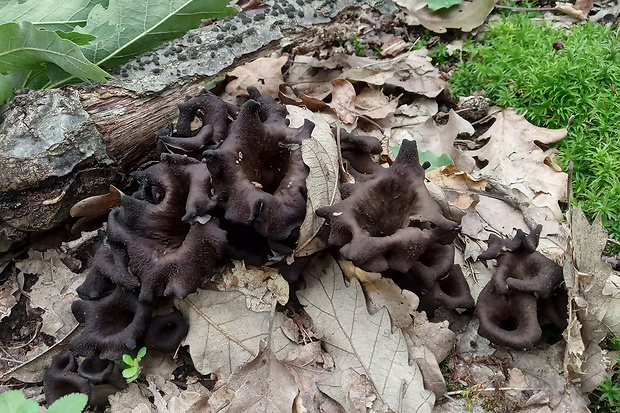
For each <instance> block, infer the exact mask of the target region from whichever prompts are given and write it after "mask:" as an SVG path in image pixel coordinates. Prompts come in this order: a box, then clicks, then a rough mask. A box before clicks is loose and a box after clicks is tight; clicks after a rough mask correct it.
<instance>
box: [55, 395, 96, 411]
mask: <svg viewBox="0 0 620 413" xmlns="http://www.w3.org/2000/svg"><path fill="white" fill-rule="evenodd" d="M86 403H88V396H87V395H85V394H82V393H71V394H67V395H65V396H62V397H61V398H60V399H58V400H56V401H55V402H54V403H52V405H51V406H50V407H49V409H47V413H81V412H82V411H83V410H84V408H85V407H86Z"/></svg>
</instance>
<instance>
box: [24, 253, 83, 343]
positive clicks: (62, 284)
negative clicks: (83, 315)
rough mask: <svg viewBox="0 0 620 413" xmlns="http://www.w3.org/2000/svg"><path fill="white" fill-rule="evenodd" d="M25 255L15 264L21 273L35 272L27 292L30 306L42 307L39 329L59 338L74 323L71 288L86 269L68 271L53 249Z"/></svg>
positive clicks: (71, 327)
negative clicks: (31, 284)
mask: <svg viewBox="0 0 620 413" xmlns="http://www.w3.org/2000/svg"><path fill="white" fill-rule="evenodd" d="M29 255H30V257H29V258H28V259H25V260H22V261H19V262H16V263H15V266H16V267H17V268H18V269H19V270H20V271H21V272H22V273H25V274H34V275H37V276H38V280H37V282H36V283H35V284H34V285H33V286H32V289H31V291H30V293H29V296H30V306H31V307H33V308H36V307H38V308H41V309H42V310H44V313H43V314H42V315H41V318H42V321H43V325H42V326H41V332H43V333H45V334H49V335H51V336H53V337H56V338H58V339H60V338H63V337H65V336H66V335H67V334H69V333H70V332H71V331H73V329H74V328H75V326H76V325H77V324H78V322H77V321H76V320H75V317H74V316H73V313H72V312H71V303H72V302H73V301H75V300H77V299H78V298H79V297H78V295H77V292H76V291H75V289H76V288H77V287H78V286H79V285H80V284H82V282H84V279H85V278H86V273H82V274H75V273H74V272H72V271H71V270H70V269H69V268H67V266H66V265H65V264H64V263H63V262H62V260H61V258H62V257H63V256H62V254H60V253H58V252H57V251H54V250H48V251H45V252H38V251H30V252H29Z"/></svg>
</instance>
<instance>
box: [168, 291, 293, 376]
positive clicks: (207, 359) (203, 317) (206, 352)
mask: <svg viewBox="0 0 620 413" xmlns="http://www.w3.org/2000/svg"><path fill="white" fill-rule="evenodd" d="M175 305H176V306H177V308H179V309H180V310H181V311H182V312H183V314H184V315H185V318H186V319H187V320H188V323H189V331H188V333H187V336H186V337H185V339H184V340H183V343H182V345H188V346H189V354H190V356H191V358H192V361H193V364H194V367H195V368H196V370H198V371H199V372H200V373H202V374H209V373H217V374H231V373H232V372H234V371H235V370H237V369H238V368H239V367H241V366H242V365H244V364H245V363H247V362H248V361H250V360H253V359H254V358H256V356H257V355H258V352H259V343H260V342H261V340H266V339H267V336H268V335H269V331H270V330H269V328H270V325H271V324H273V326H274V327H275V328H274V330H273V333H272V347H271V348H272V349H273V350H272V351H274V352H275V353H276V354H280V352H282V353H281V354H282V357H284V355H285V354H287V353H288V352H289V351H290V348H291V347H292V346H294V345H295V344H293V343H291V341H290V340H289V339H288V338H286V336H285V335H284V333H282V330H281V329H280V328H279V327H280V325H281V324H282V323H283V322H284V320H285V319H286V317H285V316H284V315H283V314H282V313H276V314H275V316H274V318H272V316H271V314H270V313H269V312H262V313H256V312H254V311H250V310H248V309H247V307H246V297H245V296H244V295H243V294H241V293H239V292H222V291H211V290H199V291H198V292H197V293H195V294H190V295H189V296H187V298H184V299H183V300H176V302H175Z"/></svg>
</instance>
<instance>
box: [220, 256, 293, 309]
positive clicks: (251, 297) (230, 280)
mask: <svg viewBox="0 0 620 413" xmlns="http://www.w3.org/2000/svg"><path fill="white" fill-rule="evenodd" d="M232 264H233V266H232V268H231V267H226V268H225V269H224V271H222V272H219V273H217V274H216V275H215V276H214V277H213V278H212V281H213V283H214V284H215V286H216V287H217V289H218V290H220V291H239V292H241V293H243V295H245V297H246V305H247V307H248V309H249V310H252V311H256V312H261V311H271V307H272V305H273V304H274V301H277V302H278V303H279V304H281V305H286V303H287V302H288V298H289V284H288V283H287V282H286V280H285V279H284V278H283V277H282V275H281V274H280V273H279V272H278V270H276V269H274V268H269V267H253V266H246V265H245V263H244V262H243V261H239V260H233V262H232Z"/></svg>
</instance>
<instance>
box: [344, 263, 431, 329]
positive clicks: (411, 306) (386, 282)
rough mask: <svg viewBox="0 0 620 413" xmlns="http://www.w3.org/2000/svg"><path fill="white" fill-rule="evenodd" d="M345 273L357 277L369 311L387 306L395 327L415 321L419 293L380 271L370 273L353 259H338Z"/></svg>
mask: <svg viewBox="0 0 620 413" xmlns="http://www.w3.org/2000/svg"><path fill="white" fill-rule="evenodd" d="M338 265H340V268H341V269H342V272H343V273H344V275H346V276H347V277H348V278H353V277H354V278H357V279H358V280H359V282H360V283H361V284H362V288H363V289H364V294H365V295H366V304H367V306H368V312H369V313H370V314H375V313H376V312H377V311H379V310H380V309H381V308H383V307H385V308H387V310H388V312H389V313H390V317H392V320H393V322H394V326H395V327H399V328H405V327H408V326H409V325H411V323H413V318H412V316H413V314H416V309H417V308H418V305H419V304H420V299H419V298H418V296H417V295H415V294H414V293H412V292H411V291H409V290H403V289H402V288H400V287H399V286H397V285H396V284H395V283H394V280H392V279H391V278H384V277H382V276H381V274H379V273H370V272H366V271H364V270H362V269H361V268H358V267H356V266H355V265H353V263H352V262H351V261H338Z"/></svg>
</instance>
